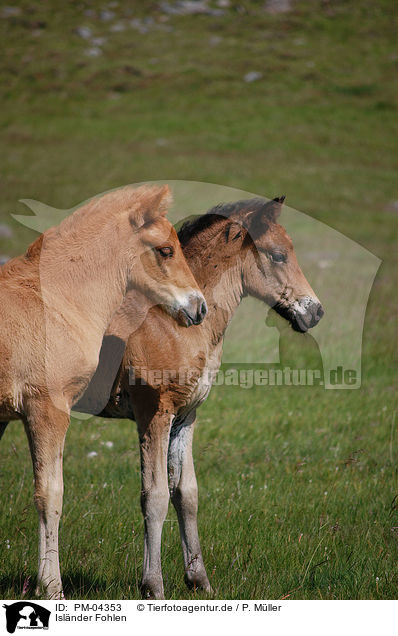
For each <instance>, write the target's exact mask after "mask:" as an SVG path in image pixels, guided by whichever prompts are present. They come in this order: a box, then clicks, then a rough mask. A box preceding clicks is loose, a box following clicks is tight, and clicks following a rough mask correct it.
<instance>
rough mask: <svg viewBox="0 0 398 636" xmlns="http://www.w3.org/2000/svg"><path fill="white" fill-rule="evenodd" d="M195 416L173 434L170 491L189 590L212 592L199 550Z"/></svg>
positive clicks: (171, 435)
mask: <svg viewBox="0 0 398 636" xmlns="http://www.w3.org/2000/svg"><path fill="white" fill-rule="evenodd" d="M195 417H196V413H195V412H193V413H192V414H190V415H189V416H188V418H187V419H186V420H185V421H184V422H182V423H181V424H179V423H178V422H177V423H176V424H174V425H173V427H172V429H171V432H170V444H169V452H168V472H169V489H170V495H171V501H172V502H173V505H174V507H175V509H176V512H177V516H178V523H179V526H180V536H181V544H182V552H183V557H184V566H185V582H186V583H187V585H188V587H191V588H198V589H203V590H205V591H206V592H212V589H211V586H210V583H209V579H208V578H207V574H206V569H205V566H204V563H203V557H202V551H201V548H200V542H199V535H198V526H197V512H198V486H197V482H196V476H195V468H194V464H193V458H192V439H193V431H194V423H195Z"/></svg>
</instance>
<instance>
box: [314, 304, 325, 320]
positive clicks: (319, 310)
mask: <svg viewBox="0 0 398 636" xmlns="http://www.w3.org/2000/svg"><path fill="white" fill-rule="evenodd" d="M324 313H325V312H324V311H323V307H322V305H321V304H319V305H318V307H317V309H316V312H315V318H316V319H317V320H320V319H321V318H322V316H323V314H324Z"/></svg>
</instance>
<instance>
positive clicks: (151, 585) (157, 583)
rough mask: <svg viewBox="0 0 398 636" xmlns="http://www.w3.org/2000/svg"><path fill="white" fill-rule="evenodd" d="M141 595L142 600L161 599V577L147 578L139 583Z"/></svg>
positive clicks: (162, 596) (162, 594) (162, 593)
mask: <svg viewBox="0 0 398 636" xmlns="http://www.w3.org/2000/svg"><path fill="white" fill-rule="evenodd" d="M140 587H141V594H142V598H143V599H158V600H160V599H163V598H164V589H163V581H162V578H161V577H153V578H148V579H145V580H144V581H142V583H141V586H140Z"/></svg>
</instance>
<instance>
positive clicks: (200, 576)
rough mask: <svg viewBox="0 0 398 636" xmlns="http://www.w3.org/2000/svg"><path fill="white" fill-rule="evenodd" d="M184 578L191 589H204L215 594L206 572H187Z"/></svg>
mask: <svg viewBox="0 0 398 636" xmlns="http://www.w3.org/2000/svg"><path fill="white" fill-rule="evenodd" d="M184 580H185V583H186V585H187V587H188V588H189V589H190V590H194V591H195V590H203V591H204V592H207V593H208V594H213V590H212V587H211V585H210V583H209V579H208V578H207V574H206V572H186V574H185V577H184Z"/></svg>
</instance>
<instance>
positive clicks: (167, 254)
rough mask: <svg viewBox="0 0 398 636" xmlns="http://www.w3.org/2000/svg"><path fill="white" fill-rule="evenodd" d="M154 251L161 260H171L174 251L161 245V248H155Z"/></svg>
mask: <svg viewBox="0 0 398 636" xmlns="http://www.w3.org/2000/svg"><path fill="white" fill-rule="evenodd" d="M156 251H157V252H158V253H159V254H160V255H161V256H163V258H171V257H172V256H173V254H174V250H173V248H172V247H171V246H170V245H163V246H162V247H157V248H156Z"/></svg>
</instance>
